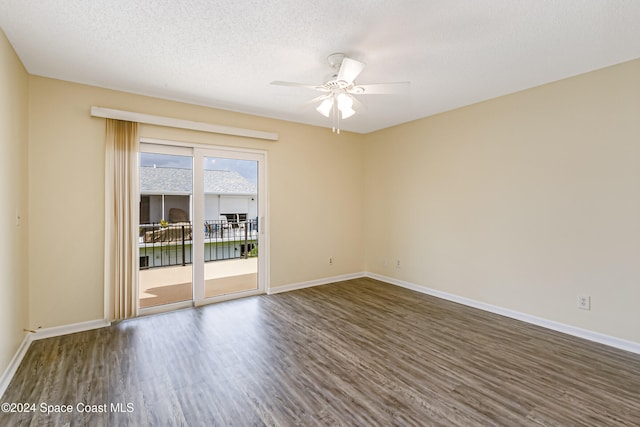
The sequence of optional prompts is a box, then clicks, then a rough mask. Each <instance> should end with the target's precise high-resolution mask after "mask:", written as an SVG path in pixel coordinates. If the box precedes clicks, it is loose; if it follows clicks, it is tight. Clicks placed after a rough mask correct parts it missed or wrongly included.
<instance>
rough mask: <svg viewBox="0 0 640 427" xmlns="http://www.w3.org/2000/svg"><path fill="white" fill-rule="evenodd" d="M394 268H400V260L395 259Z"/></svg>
mask: <svg viewBox="0 0 640 427" xmlns="http://www.w3.org/2000/svg"><path fill="white" fill-rule="evenodd" d="M396 268H400V260H399V259H397V260H396Z"/></svg>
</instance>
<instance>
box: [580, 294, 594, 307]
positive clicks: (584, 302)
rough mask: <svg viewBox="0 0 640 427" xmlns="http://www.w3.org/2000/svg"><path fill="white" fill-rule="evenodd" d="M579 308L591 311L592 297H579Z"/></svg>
mask: <svg viewBox="0 0 640 427" xmlns="http://www.w3.org/2000/svg"><path fill="white" fill-rule="evenodd" d="M578 308H579V309H582V310H591V297H590V296H589V295H578Z"/></svg>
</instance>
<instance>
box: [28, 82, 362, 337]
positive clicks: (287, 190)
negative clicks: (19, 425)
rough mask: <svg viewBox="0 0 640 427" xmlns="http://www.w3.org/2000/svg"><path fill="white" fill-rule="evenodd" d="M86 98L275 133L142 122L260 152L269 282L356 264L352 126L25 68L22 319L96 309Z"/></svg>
mask: <svg viewBox="0 0 640 427" xmlns="http://www.w3.org/2000/svg"><path fill="white" fill-rule="evenodd" d="M92 105H95V106H102V107H108V108H116V109H123V110H130V111H137V112H144V113H148V114H157V115H163V116H170V117H178V118H184V119H189V120H195V121H202V122H210V123H216V124H222V125H227V126H236V127H244V128H250V129H256V130H264V131H273V132H277V133H279V134H280V140H279V141H277V142H270V141H259V140H251V139H246V138H239V137H230V136H219V135H213V134H206V133H199V132H192V131H183V130H176V129H169V128H163V127H154V126H143V128H142V132H141V134H142V136H145V137H153V138H163V139H172V140H179V141H189V142H198V143H205V144H218V145H225V146H235V147H245V148H253V149H261V150H266V151H267V152H268V153H267V156H268V177H267V179H268V191H269V200H268V212H269V217H270V227H269V232H270V253H269V255H270V285H271V287H272V288H275V287H278V286H284V285H289V284H294V283H299V282H304V281H309V280H316V279H322V278H326V277H331V276H336V275H343V274H348V273H353V272H359V271H363V267H364V260H363V254H362V251H361V250H360V245H359V243H360V242H362V240H363V235H362V232H363V225H362V221H361V219H362V217H363V204H364V196H363V194H364V163H363V161H362V156H361V154H362V143H363V136H362V135H357V134H350V133H346V132H345V133H342V134H341V135H340V136H336V135H334V134H332V133H331V131H329V130H327V129H322V128H317V127H311V126H305V125H299V124H293V123H288V122H283V121H277V120H270V119H264V118H257V117H252V116H247V115H242V114H237V113H231V112H226V111H220V110H213V109H209V108H204V107H198V106H193V105H186V104H180V103H176V102H170V101H164V100H159V99H153V98H147V97H143V96H138V95H132V94H126V93H122V92H116V91H111V90H105V89H99V88H95V87H90V86H83V85H78V84H72V83H67V82H62V81H57V80H52V79H46V78H41V77H30V104H29V123H30V126H29V132H30V134H29V180H30V182H29V203H30V211H31V218H30V233H29V235H30V240H29V258H30V278H29V285H30V286H29V302H30V305H29V313H30V325H31V326H32V327H34V328H37V327H52V326H58V325H65V324H71V323H77V322H82V321H89V320H95V319H101V318H102V317H103V253H104V248H103V245H104V243H103V242H104V239H103V234H104V209H105V206H104V149H103V142H104V119H98V118H91V117H90V116H89V109H90V107H91V106H92ZM310 165H313V166H312V167H310ZM330 256H331V257H333V258H334V261H335V262H334V264H333V265H331V266H330V265H329V264H328V258H329V257H330Z"/></svg>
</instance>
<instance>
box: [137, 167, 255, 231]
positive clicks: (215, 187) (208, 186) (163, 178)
mask: <svg viewBox="0 0 640 427" xmlns="http://www.w3.org/2000/svg"><path fill="white" fill-rule="evenodd" d="M192 189H193V170H192V169H183V168H170V167H153V166H143V167H140V224H150V223H159V222H160V221H162V220H164V221H167V222H169V223H175V222H184V221H190V220H191V217H192V215H191V209H192V206H191V194H192V191H193V190H192ZM204 192H205V207H204V216H205V220H206V221H217V220H219V219H220V217H221V216H224V217H226V218H227V220H228V221H229V222H236V223H237V222H239V221H246V220H248V219H254V218H256V216H257V215H258V208H257V206H258V204H257V203H258V202H257V189H256V186H255V185H254V184H253V183H252V182H250V181H249V180H248V179H246V178H245V177H243V176H242V175H240V174H239V173H238V172H235V171H226V170H205V171H204ZM172 212H173V214H172Z"/></svg>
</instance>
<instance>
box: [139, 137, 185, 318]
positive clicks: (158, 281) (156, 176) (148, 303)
mask: <svg viewBox="0 0 640 427" xmlns="http://www.w3.org/2000/svg"><path fill="white" fill-rule="evenodd" d="M147 149H148V150H149V151H141V152H140V165H139V175H140V221H139V223H140V227H139V237H138V250H139V256H140V258H139V259H140V263H139V276H138V278H139V292H138V296H139V307H140V308H141V309H144V308H149V307H155V306H159V305H165V304H172V303H178V302H182V301H191V300H192V299H193V268H192V261H193V251H192V246H193V245H192V235H193V230H192V217H193V215H192V213H193V203H192V199H193V197H192V196H193V157H192V156H191V155H179V154H167V153H162V152H154V150H153V148H151V147H147ZM158 150H159V151H170V150H168V149H167V148H164V147H162V148H161V149H158ZM175 151H178V150H175Z"/></svg>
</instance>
